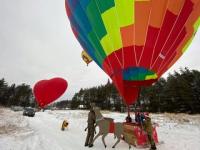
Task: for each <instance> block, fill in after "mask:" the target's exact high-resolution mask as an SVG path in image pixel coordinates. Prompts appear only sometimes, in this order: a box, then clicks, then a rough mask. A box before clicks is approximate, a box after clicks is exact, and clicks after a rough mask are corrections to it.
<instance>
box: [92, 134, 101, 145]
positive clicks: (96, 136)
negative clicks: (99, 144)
mask: <svg viewBox="0 0 200 150" xmlns="http://www.w3.org/2000/svg"><path fill="white" fill-rule="evenodd" d="M100 135H101V133H100V132H99V133H98V134H97V135H95V137H94V139H93V142H92V143H94V141H95V140H96V139H97V138H98V137H99V136H100Z"/></svg>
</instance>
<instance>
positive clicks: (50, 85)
mask: <svg viewBox="0 0 200 150" xmlns="http://www.w3.org/2000/svg"><path fill="white" fill-rule="evenodd" d="M67 86H68V84H67V81H66V80H65V79H63V78H53V79H50V80H40V81H38V82H37V83H36V84H35V85H34V88H33V94H34V96H35V98H36V101H37V103H38V105H39V106H40V107H41V108H44V107H45V106H46V105H48V104H50V103H51V102H53V101H55V100H56V99H58V98H59V97H60V96H61V95H62V94H63V93H64V92H65V90H66V89H67Z"/></svg>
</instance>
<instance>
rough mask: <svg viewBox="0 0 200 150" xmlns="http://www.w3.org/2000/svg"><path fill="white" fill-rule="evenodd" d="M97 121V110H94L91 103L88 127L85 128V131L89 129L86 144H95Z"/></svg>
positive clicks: (90, 145)
mask: <svg viewBox="0 0 200 150" xmlns="http://www.w3.org/2000/svg"><path fill="white" fill-rule="evenodd" d="M95 122H96V116H95V112H94V110H93V105H92V104H91V108H90V111H89V113H88V120H87V124H88V125H87V128H85V131H86V130H88V133H87V137H86V140H85V146H89V147H92V146H93V138H94V133H95Z"/></svg>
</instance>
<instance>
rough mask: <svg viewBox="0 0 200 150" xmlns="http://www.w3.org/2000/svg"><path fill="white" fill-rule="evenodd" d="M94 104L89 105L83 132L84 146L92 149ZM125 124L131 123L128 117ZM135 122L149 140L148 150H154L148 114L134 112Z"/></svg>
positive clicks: (94, 118) (94, 120) (94, 119)
mask: <svg viewBox="0 0 200 150" xmlns="http://www.w3.org/2000/svg"><path fill="white" fill-rule="evenodd" d="M93 107H94V104H91V108H90V111H89V113H88V120H87V127H86V128H85V131H86V130H87V131H88V132H87V137H86V140H85V146H88V147H93V138H94V134H95V132H96V131H95V123H96V116H95V112H94V110H93ZM126 122H129V123H130V122H132V118H131V117H130V115H128V116H127V117H126ZM135 122H136V123H138V124H139V125H140V126H141V127H142V128H143V130H144V131H146V133H147V137H148V140H149V143H150V145H151V148H150V150H156V149H157V148H156V145H155V142H154V140H153V135H152V134H153V127H152V122H151V118H150V116H149V113H141V112H138V111H137V112H135Z"/></svg>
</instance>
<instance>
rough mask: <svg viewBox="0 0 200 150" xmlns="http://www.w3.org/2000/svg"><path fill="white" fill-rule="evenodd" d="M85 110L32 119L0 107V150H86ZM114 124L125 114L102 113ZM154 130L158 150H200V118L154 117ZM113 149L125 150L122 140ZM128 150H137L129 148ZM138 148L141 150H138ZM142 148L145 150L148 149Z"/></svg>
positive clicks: (100, 146)
mask: <svg viewBox="0 0 200 150" xmlns="http://www.w3.org/2000/svg"><path fill="white" fill-rule="evenodd" d="M87 113H88V111H81V110H63V111H45V112H37V113H36V115H35V117H24V116H22V112H13V111H11V110H9V109H5V108H0V150H86V149H89V148H88V147H84V142H85V137H86V132H85V131H84V128H85V127H86V120H87ZM103 114H104V115H105V116H107V117H112V118H114V119H115V121H120V122H123V121H124V118H125V116H126V114H125V113H114V112H103ZM64 119H67V120H68V122H69V128H68V130H65V131H61V129H60V128H61V124H62V121H63V120H64ZM152 120H153V121H154V122H156V123H158V124H159V127H158V128H157V132H158V137H159V141H163V142H164V143H163V144H160V145H158V146H157V148H158V150H199V149H200V115H186V114H178V115H175V114H153V115H152ZM113 137H114V136H113V135H112V134H110V135H108V136H107V137H106V139H105V141H106V143H107V148H106V149H107V150H109V149H112V148H111V147H112V145H113V144H114V143H115V140H116V139H114V138H113ZM90 149H94V150H100V149H104V147H103V144H102V141H101V138H99V139H97V140H96V141H95V143H94V147H92V148H90ZM115 149H118V150H128V145H127V144H126V143H125V142H124V141H122V140H121V142H120V143H119V144H118V145H117V147H116V148H115ZM131 149H135V150H138V148H135V147H132V148H131ZM140 149H141V148H140ZM147 149H148V148H145V149H144V150H147Z"/></svg>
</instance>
